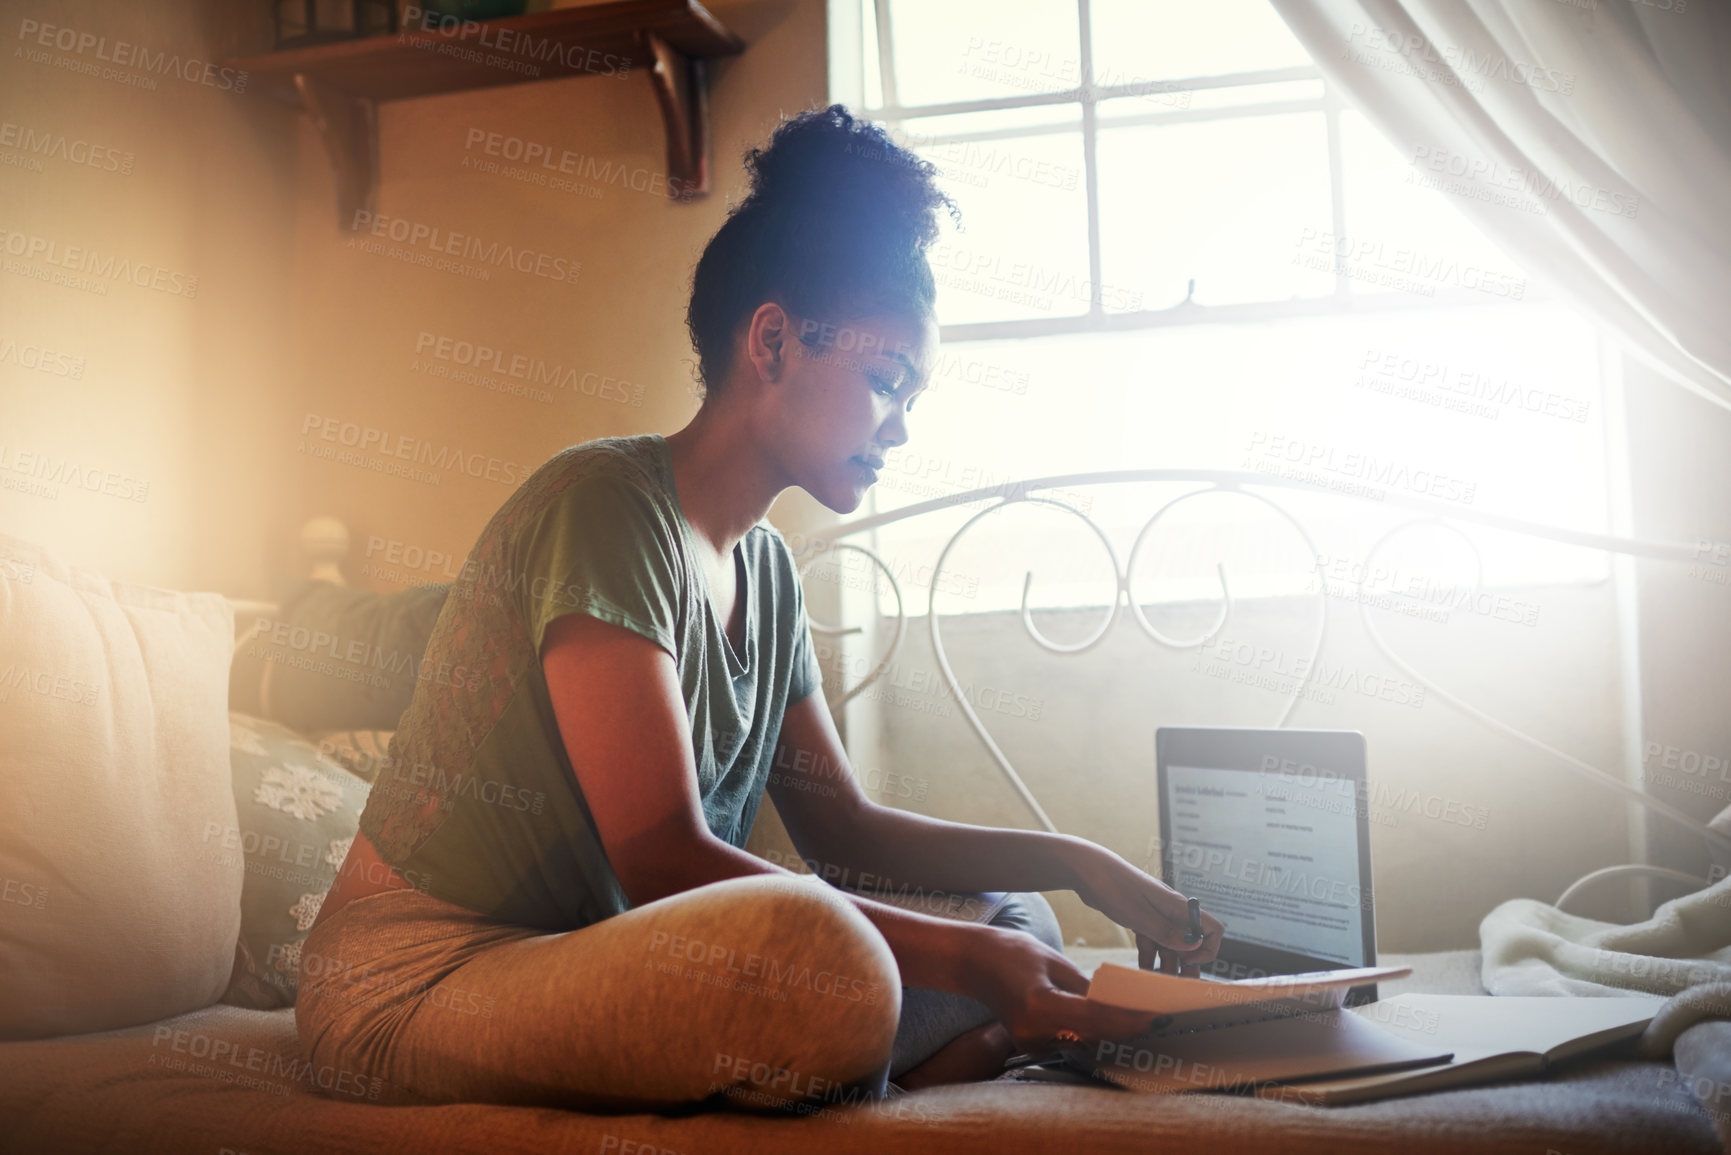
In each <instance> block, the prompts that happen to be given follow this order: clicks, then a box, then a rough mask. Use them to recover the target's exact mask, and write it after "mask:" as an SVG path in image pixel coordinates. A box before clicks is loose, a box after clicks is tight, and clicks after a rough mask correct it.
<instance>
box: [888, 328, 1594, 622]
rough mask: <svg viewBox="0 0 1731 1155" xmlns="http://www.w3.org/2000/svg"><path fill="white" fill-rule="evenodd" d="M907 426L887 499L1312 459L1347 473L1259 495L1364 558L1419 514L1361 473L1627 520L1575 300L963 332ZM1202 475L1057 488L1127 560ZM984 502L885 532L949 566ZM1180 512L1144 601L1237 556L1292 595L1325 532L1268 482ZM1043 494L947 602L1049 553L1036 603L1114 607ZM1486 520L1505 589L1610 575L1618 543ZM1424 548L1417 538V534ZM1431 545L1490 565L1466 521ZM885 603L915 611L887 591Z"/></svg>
mask: <svg viewBox="0 0 1731 1155" xmlns="http://www.w3.org/2000/svg"><path fill="white" fill-rule="evenodd" d="M908 431H909V441H908V443H907V444H906V445H904V446H901V447H899V448H897V449H895V450H893V451H892V452H891V453H890V454H889V456H888V457H887V458H886V463H885V469H884V471H883V474H882V478H881V480H880V481H879V482H878V484H877V485H876V486H874V487H873V489H872V491H871V492H872V495H873V497H872V500H873V501H874V502H875V508H877V509H880V510H889V509H896V508H901V507H903V506H907V505H911V504H913V503H915V502H918V501H924V500H927V499H929V498H932V497H936V496H940V495H942V494H945V493H958V492H962V491H964V490H967V489H972V488H979V487H986V486H992V485H997V484H1000V483H1004V482H1011V481H1017V480H1023V479H1026V478H1030V477H1038V476H1042V475H1051V474H1061V473H1069V472H1083V471H1090V470H1109V469H1132V468H1175V469H1176V468H1191V469H1229V470H1251V471H1254V472H1260V473H1267V474H1279V473H1281V472H1282V471H1288V472H1291V471H1294V470H1300V469H1302V470H1305V471H1308V473H1309V474H1311V475H1313V476H1314V477H1316V478H1319V479H1321V480H1322V482H1323V483H1325V484H1326V485H1327V487H1328V489H1330V490H1332V491H1333V492H1329V493H1324V494H1310V493H1301V492H1295V491H1292V490H1286V489H1272V488H1264V489H1258V490H1257V491H1256V492H1260V493H1263V494H1267V495H1269V496H1271V497H1273V498H1274V500H1276V501H1277V502H1279V503H1280V504H1281V505H1282V506H1283V507H1285V508H1287V509H1288V510H1290V511H1291V512H1292V513H1294V514H1295V515H1296V516H1299V518H1300V520H1301V521H1303V523H1304V524H1305V526H1306V528H1307V529H1309V530H1311V531H1312V532H1313V533H1314V534H1316V536H1317V545H1318V548H1319V549H1322V550H1325V551H1329V552H1331V553H1333V554H1339V555H1342V556H1348V557H1352V558H1362V557H1363V556H1364V555H1365V553H1366V552H1367V551H1368V550H1369V548H1370V545H1371V543H1372V541H1374V539H1375V537H1376V536H1377V535H1378V534H1380V533H1381V532H1382V531H1383V530H1384V529H1386V528H1387V527H1388V526H1389V525H1390V524H1393V521H1395V520H1404V519H1405V518H1406V517H1407V515H1406V514H1405V512H1404V511H1401V510H1398V509H1395V508H1393V507H1390V506H1386V505H1384V504H1382V503H1381V502H1380V501H1378V500H1375V499H1373V500H1370V501H1364V500H1356V499H1354V498H1351V497H1349V496H1344V494H1346V493H1349V492H1350V491H1351V490H1352V489H1353V488H1354V487H1355V486H1358V487H1362V488H1364V489H1369V490H1373V491H1381V492H1383V493H1393V494H1405V495H1408V496H1412V497H1417V498H1420V499H1426V500H1431V501H1434V502H1437V503H1439V504H1441V505H1443V506H1444V507H1445V508H1458V509H1460V510H1462V511H1483V512H1493V513H1498V514H1505V515H1508V516H1513V517H1519V518H1526V519H1530V520H1533V521H1538V522H1541V523H1546V524H1553V525H1562V526H1566V527H1569V528H1573V529H1579V530H1585V531H1590V532H1592V531H1596V532H1605V531H1606V528H1607V512H1606V496H1605V495H1606V487H1605V473H1604V448H1603V447H1604V427H1603V423H1602V405H1601V402H1600V398H1599V394H1598V355H1597V347H1596V341H1595V338H1594V332H1593V330H1592V328H1591V327H1590V326H1588V325H1587V324H1586V323H1585V322H1584V321H1582V320H1581V319H1580V318H1579V317H1578V316H1577V315H1575V314H1574V313H1572V312H1570V311H1569V310H1567V309H1564V308H1562V307H1558V306H1537V305H1514V306H1501V307H1498V306H1491V307H1488V308H1487V307H1474V308H1453V309H1431V310H1422V311H1413V312H1402V313H1397V314H1379V315H1374V316H1337V317H1320V318H1304V319H1295V320H1290V321H1280V322H1267V323H1261V324H1246V325H1231V326H1226V325H1196V326H1183V327H1171V328H1163V329H1152V330H1141V331H1136V332H1130V333H1121V334H1086V335H1075V336H1063V337H1044V338H1038V339H1033V340H1021V341H989V342H987V341H977V342H976V341H971V342H959V343H953V344H947V345H944V346H943V347H942V348H941V349H940V350H939V355H938V359H937V363H936V366H935V368H934V372H933V378H932V384H931V387H930V390H929V392H928V394H927V395H926V396H923V397H922V398H921V399H920V400H919V402H918V403H917V404H916V405H915V407H914V410H913V412H912V414H911V415H910V418H909V422H908ZM1193 488H1196V485H1195V483H1187V484H1183V485H1162V486H1158V487H1156V486H1153V485H1145V484H1137V485H1116V486H1093V487H1086V488H1077V489H1074V490H1071V491H1069V492H1067V493H1062V494H1058V495H1056V496H1060V497H1062V498H1064V499H1065V500H1067V501H1068V502H1069V503H1070V504H1071V505H1073V506H1074V507H1076V508H1078V509H1082V510H1083V511H1085V512H1087V513H1088V514H1089V515H1090V516H1091V517H1093V518H1094V520H1095V521H1096V522H1098V523H1099V524H1100V525H1101V526H1102V527H1103V528H1104V529H1105V530H1106V531H1107V533H1108V536H1109V537H1110V538H1111V539H1112V541H1113V544H1114V546H1115V547H1116V548H1117V549H1118V551H1119V553H1118V556H1119V561H1120V563H1122V562H1124V561H1125V560H1126V559H1127V557H1128V552H1129V548H1130V546H1131V544H1132V543H1133V541H1134V539H1135V534H1136V531H1137V530H1138V529H1139V528H1140V527H1141V524H1142V523H1143V522H1144V521H1146V519H1147V518H1148V517H1149V515H1151V514H1152V513H1153V512H1154V510H1155V509H1157V508H1158V507H1159V506H1160V504H1161V503H1162V502H1164V501H1165V500H1167V499H1168V498H1170V497H1172V496H1176V495H1177V494H1178V493H1181V492H1184V491H1186V490H1189V489H1193ZM1337 494H1338V495H1337ZM979 508H981V507H980V506H970V507H967V508H966V510H965V511H963V512H960V513H953V512H946V513H945V514H941V515H936V516H933V517H922V518H919V519H917V520H915V521H912V522H909V523H906V524H904V525H891V526H886V527H884V528H883V529H881V530H880V531H879V540H880V543H881V544H882V547H883V548H884V551H885V554H886V556H891V555H892V552H893V556H894V557H896V558H898V559H900V560H901V562H902V565H901V567H900V568H898V573H902V572H907V573H914V574H927V575H929V568H921V567H929V566H930V564H931V563H932V562H933V561H934V560H935V559H936V557H937V553H938V551H939V549H941V548H942V545H943V541H944V539H945V538H946V537H947V536H948V534H949V533H951V532H953V531H954V530H955V529H956V528H957V527H958V526H959V525H960V524H961V522H962V521H963V520H965V519H966V517H968V516H970V515H971V514H973V513H975V512H977V511H978V510H979ZM1179 509H1181V510H1183V511H1184V512H1183V513H1182V515H1181V516H1180V514H1179V512H1178V510H1175V511H1174V513H1173V514H1172V515H1171V519H1170V520H1171V525H1168V519H1162V521H1161V523H1160V526H1161V528H1160V529H1159V531H1158V532H1159V533H1160V534H1161V537H1160V539H1159V549H1158V551H1157V552H1158V553H1159V555H1160V560H1158V561H1156V560H1155V559H1153V558H1149V559H1144V560H1142V561H1139V562H1138V564H1137V571H1136V572H1137V575H1138V576H1137V583H1136V588H1135V592H1136V596H1137V598H1138V600H1139V601H1141V602H1143V603H1144V604H1148V603H1151V602H1154V601H1159V600H1174V601H1175V600H1183V599H1203V600H1207V599H1212V598H1215V597H1217V596H1218V582H1217V578H1216V576H1215V571H1214V564H1215V562H1216V561H1217V560H1218V561H1221V562H1223V563H1224V564H1225V565H1226V566H1227V570H1228V575H1229V579H1230V580H1231V581H1232V588H1233V590H1234V593H1235V595H1236V596H1245V597H1254V596H1258V595H1267V594H1289V593H1293V592H1296V591H1298V590H1299V589H1301V588H1304V583H1305V582H1307V581H1309V580H1310V578H1311V574H1310V572H1308V571H1307V566H1308V564H1309V563H1308V562H1307V560H1306V558H1305V556H1304V552H1303V549H1302V548H1301V547H1302V540H1301V539H1296V538H1295V537H1294V535H1293V533H1292V531H1291V529H1290V528H1289V527H1287V526H1285V524H1284V522H1278V519H1275V520H1272V521H1271V520H1270V515H1269V513H1268V511H1267V510H1266V507H1264V506H1262V505H1261V504H1260V503H1259V502H1255V501H1253V500H1250V499H1246V498H1243V497H1229V496H1223V495H1212V496H1210V497H1208V498H1206V499H1194V500H1193V501H1188V502H1186V503H1185V504H1184V505H1183V506H1181V507H1179ZM1028 512H1029V513H1030V514H1032V513H1033V512H1034V511H1028ZM1037 513H1038V519H1037V520H1035V519H1033V518H1032V517H1030V519H1028V520H1022V521H1018V520H1016V519H1018V518H1023V517H1024V513H1023V512H1017V513H1015V514H1011V513H1010V512H1009V511H1006V512H1005V513H1003V514H994V515H993V516H992V517H991V518H988V519H986V521H985V522H983V523H982V524H981V525H980V526H978V527H976V528H975V529H974V530H970V531H969V536H968V538H967V539H966V541H967V542H968V545H967V548H966V549H965V550H963V549H961V547H958V552H957V554H956V555H954V556H955V559H956V564H957V565H963V566H965V567H966V573H965V574H963V575H962V576H959V577H949V578H945V579H943V580H942V581H941V582H940V584H939V589H940V591H954V590H958V589H964V588H965V589H966V590H967V595H966V597H965V598H964V599H962V600H959V601H958V600H957V599H956V598H948V597H944V596H942V595H941V596H940V601H939V608H940V610H941V611H942V612H944V613H972V612H985V611H995V610H1003V609H1011V608H1014V607H1016V606H1017V605H1019V604H1020V599H1021V589H1022V585H1021V583H1022V574H1023V571H1024V570H1026V569H1028V568H1029V564H1028V561H1027V559H1028V558H1030V557H1033V558H1036V559H1037V558H1039V557H1045V558H1046V559H1047V560H1046V561H1045V562H1041V563H1039V564H1035V565H1033V568H1034V571H1035V576H1036V585H1035V604H1037V605H1039V606H1042V607H1050V606H1057V605H1099V604H1103V603H1104V599H1106V598H1107V597H1109V596H1110V594H1111V584H1110V570H1109V568H1108V567H1107V566H1106V562H1105V561H1104V553H1103V551H1102V550H1101V547H1100V546H1099V544H1098V542H1097V541H1096V540H1095V539H1094V538H1093V536H1092V534H1090V533H1089V532H1088V531H1087V529H1086V527H1085V526H1083V525H1081V523H1080V522H1079V521H1077V520H1076V519H1075V518H1073V517H1069V516H1068V515H1063V514H1058V513H1054V512H1052V511H1049V510H1041V511H1037ZM1000 522H1001V527H1000ZM1277 522H1278V523H1277ZM1469 532H1470V533H1472V534H1473V535H1474V539H1475V540H1477V541H1479V542H1481V544H1482V545H1483V546H1484V547H1485V554H1484V559H1483V560H1484V567H1485V568H1484V581H1485V582H1486V584H1488V585H1510V584H1521V583H1538V582H1561V581H1582V580H1596V579H1598V578H1601V577H1603V576H1604V575H1605V573H1606V572H1607V568H1606V564H1605V559H1604V555H1602V554H1600V553H1598V552H1596V551H1592V550H1582V549H1577V548H1573V547H1565V546H1560V545H1553V544H1549V543H1545V542H1540V541H1534V540H1531V539H1527V538H1524V537H1517V536H1515V535H1509V534H1500V533H1491V531H1480V530H1477V529H1471V528H1469ZM1030 535H1032V537H1030ZM1487 535H1488V536H1487ZM1419 544H1422V542H1421V540H1420V538H1414V539H1413V540H1412V541H1406V540H1405V539H1404V538H1403V539H1402V545H1401V549H1402V550H1408V549H1416V548H1418V546H1419ZM1144 548H1149V547H1147V546H1145V547H1144ZM1425 548H1426V549H1428V550H1429V551H1430V552H1431V553H1432V554H1434V555H1436V558H1439V559H1444V560H1432V561H1430V562H1427V563H1426V566H1425V567H1424V568H1423V570H1422V573H1421V574H1420V576H1421V577H1423V578H1424V579H1425V580H1426V581H1430V580H1433V579H1434V580H1435V581H1437V582H1443V581H1449V582H1456V583H1457V584H1458V582H1459V581H1461V580H1470V579H1471V577H1472V575H1471V574H1470V573H1468V574H1467V575H1466V577H1465V578H1463V577H1462V573H1461V572H1460V571H1461V570H1462V567H1463V566H1465V567H1468V568H1469V569H1470V564H1471V555H1470V553H1469V552H1467V551H1465V550H1464V548H1463V547H1462V546H1461V545H1460V543H1459V540H1458V539H1456V538H1453V537H1452V536H1451V535H1447V534H1444V535H1443V536H1442V537H1441V538H1438V539H1437V541H1435V542H1431V543H1430V544H1429V545H1428V546H1426V547H1425ZM1030 551H1032V552H1031V553H1030ZM1061 558H1068V559H1069V561H1070V562H1071V563H1073V564H1072V565H1071V566H1070V568H1069V569H1066V568H1064V567H1062V566H1059V567H1057V568H1054V564H1053V560H1052V559H1061ZM1072 571H1073V572H1072ZM904 593H911V594H913V597H912V602H911V605H910V612H915V613H919V612H923V610H924V605H925V599H926V596H927V590H925V589H919V590H912V591H910V590H906V589H904ZM1066 599H1068V600H1066ZM881 608H882V610H883V612H885V613H889V612H893V603H892V602H891V600H890V599H889V597H888V595H887V593H886V594H885V596H884V598H883V600H882V602H881ZM1348 608H1350V607H1348Z"/></svg>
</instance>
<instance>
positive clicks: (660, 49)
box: [638, 31, 709, 200]
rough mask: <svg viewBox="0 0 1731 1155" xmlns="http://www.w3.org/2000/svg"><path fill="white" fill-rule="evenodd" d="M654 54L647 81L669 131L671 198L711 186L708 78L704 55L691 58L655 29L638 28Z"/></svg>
mask: <svg viewBox="0 0 1731 1155" xmlns="http://www.w3.org/2000/svg"><path fill="white" fill-rule="evenodd" d="M638 40H639V43H640V44H641V45H642V47H643V55H644V56H645V57H647V58H648V59H650V60H652V61H653V63H652V64H651V65H650V67H649V69H648V71H649V84H650V87H651V88H653V89H654V90H655V102H656V104H658V105H659V106H660V107H661V122H662V125H663V127H664V128H665V129H666V132H667V187H668V190H669V192H670V193H671V194H672V196H673V198H674V199H675V200H693V199H695V198H697V197H700V196H703V195H705V194H707V193H708V192H709V83H708V76H707V74H706V71H705V67H704V62H703V61H702V60H693V59H691V58H690V57H688V56H686V55H685V53H683V52H681V51H679V49H677V48H675V47H673V46H672V45H671V44H669V43H667V41H665V40H663V39H662V38H661V37H659V36H657V35H656V34H655V33H653V32H647V31H644V32H639V33H638Z"/></svg>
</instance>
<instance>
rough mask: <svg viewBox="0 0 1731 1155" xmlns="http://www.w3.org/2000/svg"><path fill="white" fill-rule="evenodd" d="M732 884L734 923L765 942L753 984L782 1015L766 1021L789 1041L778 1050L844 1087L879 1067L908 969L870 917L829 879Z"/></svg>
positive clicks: (807, 1072)
mask: <svg viewBox="0 0 1731 1155" xmlns="http://www.w3.org/2000/svg"><path fill="white" fill-rule="evenodd" d="M736 884H739V885H736ZM724 885H726V886H728V887H730V888H731V891H730V904H731V903H732V902H735V901H736V902H737V903H738V905H737V907H736V908H734V909H733V910H731V911H730V914H731V916H732V917H733V919H735V920H737V922H736V926H737V927H738V929H739V930H740V931H741V932H744V933H746V934H747V936H748V937H749V938H750V939H751V940H752V941H753V942H754V943H755V944H757V946H756V950H755V953H756V955H757V957H756V958H755V959H753V960H752V962H751V963H750V964H749V965H750V966H751V968H752V969H753V970H754V972H755V973H754V974H751V975H747V976H745V978H746V979H747V980H748V981H751V982H755V983H756V984H758V985H760V986H761V988H762V993H764V994H766V995H768V996H769V999H770V1001H769V1004H768V1006H769V1007H779V1008H781V1009H782V1011H783V1013H776V1012H774V1011H771V1012H770V1013H769V1014H767V1015H765V1016H763V1018H762V1019H760V1020H759V1022H760V1026H762V1027H763V1028H765V1029H766V1030H769V1031H771V1032H773V1033H776V1034H778V1035H782V1036H783V1037H781V1038H778V1039H776V1040H774V1044H775V1045H774V1047H773V1048H772V1049H773V1051H774V1052H775V1053H778V1054H782V1055H786V1056H789V1058H790V1060H791V1063H792V1065H793V1066H794V1067H795V1068H796V1069H797V1070H798V1071H799V1073H800V1074H802V1075H804V1076H807V1077H809V1078H821V1079H826V1080H830V1081H833V1082H838V1083H845V1082H848V1081H851V1080H853V1079H858V1078H863V1077H866V1076H868V1075H870V1074H871V1073H872V1072H874V1071H876V1070H878V1069H879V1068H881V1067H882V1066H883V1064H884V1063H885V1062H886V1061H887V1060H888V1058H889V1055H890V1051H891V1048H892V1046H893V1045H894V1043H895V1036H896V1027H897V1024H898V1023H899V1021H900V1017H901V997H902V988H901V973H900V970H899V969H898V968H897V966H896V960H895V955H894V954H893V953H892V952H891V951H890V948H889V944H888V943H887V942H885V941H884V937H883V935H882V934H881V933H879V931H878V929H877V928H876V927H875V926H873V925H872V923H871V920H870V919H868V918H867V917H866V916H865V915H864V914H862V913H860V910H859V908H858V907H857V906H855V905H854V904H853V903H852V902H851V901H850V900H849V899H848V898H847V897H846V896H845V895H843V894H842V893H840V892H839V891H837V890H835V889H834V888H832V887H829V886H825V885H823V884H821V883H813V882H809V881H803V880H800V879H791V878H783V877H781V876H770V875H758V876H753V877H752V878H750V879H730V880H728V881H727V883H725V884H724ZM766 1009H767V1007H766Z"/></svg>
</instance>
